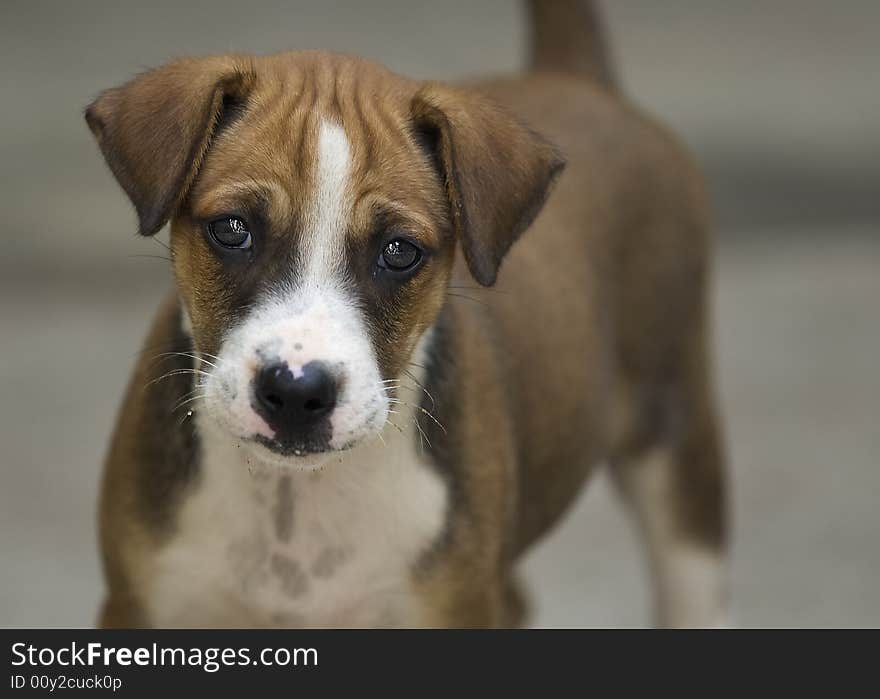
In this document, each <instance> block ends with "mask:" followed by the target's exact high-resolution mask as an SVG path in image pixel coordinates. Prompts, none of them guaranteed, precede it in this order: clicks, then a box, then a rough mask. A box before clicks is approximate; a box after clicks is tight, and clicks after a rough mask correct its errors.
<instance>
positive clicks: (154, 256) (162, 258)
mask: <svg viewBox="0 0 880 699" xmlns="http://www.w3.org/2000/svg"><path fill="white" fill-rule="evenodd" d="M129 257H147V258H150V259H153V260H164V261H165V262H174V260H172V259H171V258H170V257H165V256H164V255H150V254H148V253H134V254H132V255H129Z"/></svg>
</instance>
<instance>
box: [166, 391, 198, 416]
mask: <svg viewBox="0 0 880 699" xmlns="http://www.w3.org/2000/svg"><path fill="white" fill-rule="evenodd" d="M206 395H207V394H205V393H200V394H199V395H197V396H192V397H191V398H187V399H186V400H181V401H178V402H177V404H176V405H175V406H174V407H173V408H171V412H172V413H175V412H177V411H178V410H180V408H182V407H183V406H184V405H186V404H187V403H192V402H193V401H197V400H200V399H202V398H204V397H205V396H206Z"/></svg>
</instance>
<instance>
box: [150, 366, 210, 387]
mask: <svg viewBox="0 0 880 699" xmlns="http://www.w3.org/2000/svg"><path fill="white" fill-rule="evenodd" d="M178 374H202V375H203V376H210V375H211V374H210V373H209V372H207V371H202V370H201V369H174V370H173V371H169V372H168V373H167V374H162V376H160V377H158V378H156V379H153V380H152V381H148V382H147V383H145V384H144V389H147V388H149V387H150V386H152V385H153V384H154V383H159V382H160V381H162V380H163V379H167V378H169V377H171V376H177V375H178Z"/></svg>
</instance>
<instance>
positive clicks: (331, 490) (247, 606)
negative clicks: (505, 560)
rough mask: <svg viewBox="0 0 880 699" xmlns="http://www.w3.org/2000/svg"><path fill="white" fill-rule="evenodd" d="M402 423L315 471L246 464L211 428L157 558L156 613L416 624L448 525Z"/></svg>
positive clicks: (203, 621) (414, 438)
mask: <svg viewBox="0 0 880 699" xmlns="http://www.w3.org/2000/svg"><path fill="white" fill-rule="evenodd" d="M401 427H402V428H403V432H402V433H401V432H399V431H397V429H396V428H394V427H393V426H391V425H389V426H388V428H390V429H386V430H385V432H384V433H383V439H384V440H385V443H384V444H383V442H382V441H381V440H379V439H374V440H373V443H371V444H367V445H364V446H362V447H358V448H356V449H353V450H351V451H349V452H345V453H341V454H340V455H339V456H338V457H336V458H335V459H333V460H331V461H330V462H329V463H328V464H327V465H326V466H325V467H324V468H323V469H322V470H320V471H316V472H313V473H309V472H299V471H293V470H291V469H283V470H282V469H279V468H277V467H266V466H258V465H256V464H248V463H247V457H246V456H245V453H246V452H244V450H239V449H237V448H236V445H235V444H229V443H228V442H227V443H224V442H223V441H222V440H214V439H213V438H212V435H211V433H210V432H208V433H204V432H203V433H202V434H203V452H202V453H203V456H202V475H201V479H200V481H199V483H198V484H197V486H196V488H195V491H194V492H193V494H192V495H191V496H190V497H189V498H188V499H187V500H186V501H185V503H184V504H183V506H182V508H181V510H180V513H179V516H178V519H177V529H176V531H177V533H176V535H175V536H174V538H173V539H172V540H171V542H170V543H169V544H168V545H167V546H166V547H165V548H164V549H161V550H160V551H159V552H158V553H157V554H156V556H155V558H154V560H153V561H152V566H151V567H152V569H153V572H152V575H151V576H150V579H149V583H148V587H147V589H146V601H147V607H148V615H149V619H150V622H151V623H153V624H154V625H156V626H161V627H189V626H208V627H216V626H262V627H267V626H294V627H366V626H370V627H372V626H405V627H409V626H419V625H420V624H421V623H422V616H421V611H420V608H419V604H418V601H417V600H416V598H415V597H414V595H413V593H412V583H411V580H412V570H413V566H414V564H415V563H416V562H417V561H418V559H419V557H420V555H422V554H423V553H424V552H426V551H427V550H428V549H429V548H430V546H431V545H432V544H433V543H435V542H436V540H437V538H438V537H439V536H440V534H441V532H442V529H443V526H444V522H445V519H446V511H447V491H446V487H445V485H444V483H443V481H442V479H441V477H440V476H439V474H438V473H437V472H436V471H435V470H434V468H433V467H432V466H430V465H428V464H427V463H426V462H425V460H424V458H423V457H422V456H421V455H420V447H419V442H418V434H417V433H415V426H414V425H410V426H409V427H408V428H407V427H403V425H401Z"/></svg>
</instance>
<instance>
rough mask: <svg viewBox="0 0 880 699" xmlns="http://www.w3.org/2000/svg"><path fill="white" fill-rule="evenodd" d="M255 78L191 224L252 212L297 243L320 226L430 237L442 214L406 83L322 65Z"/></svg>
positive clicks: (205, 174)
mask: <svg viewBox="0 0 880 699" xmlns="http://www.w3.org/2000/svg"><path fill="white" fill-rule="evenodd" d="M257 76H258V77H257V81H256V85H255V87H254V90H253V91H252V92H251V94H250V95H249V96H248V98H247V100H246V101H245V102H244V103H242V104H237V105H231V106H230V109H229V110H228V114H227V116H226V117H225V119H224V122H223V123H222V124H221V127H220V129H219V131H218V134H217V135H216V136H215V139H214V142H213V144H212V146H211V149H210V150H209V152H208V154H207V156H206V159H205V162H204V163H203V166H202V168H201V171H200V173H199V176H198V180H197V182H196V183H195V186H194V188H193V191H192V193H191V196H190V206H191V210H192V213H193V215H194V216H196V217H197V218H203V219H209V218H211V217H212V216H219V215H223V214H227V213H230V212H238V211H243V210H244V211H246V210H248V209H249V208H250V207H252V206H254V203H255V202H258V203H259V205H260V206H261V207H263V208H265V209H266V215H267V216H268V218H270V219H271V221H272V223H273V225H274V226H276V227H279V228H291V229H294V228H296V229H299V230H301V231H302V232H303V234H304V235H307V234H309V233H310V232H314V231H315V230H316V228H320V227H322V226H323V227H325V228H326V227H327V226H331V227H336V228H341V229H344V230H345V232H346V233H347V234H352V235H357V234H366V233H367V232H369V230H370V229H371V228H372V227H373V226H374V225H375V221H376V219H377V217H382V218H384V219H385V220H392V221H396V222H397V224H398V225H402V226H406V227H407V229H408V230H410V231H411V233H412V234H413V235H415V236H417V237H419V238H431V237H435V236H436V222H437V221H438V220H440V219H442V217H443V216H444V215H445V212H444V210H443V209H442V207H441V206H439V205H438V201H437V196H436V194H437V192H436V187H437V181H436V174H435V173H434V172H433V171H432V169H431V167H430V164H429V162H428V160H427V158H426V156H425V154H424V153H423V152H422V151H421V150H420V149H419V146H418V143H417V142H416V139H415V138H414V135H413V132H412V127H411V124H410V121H409V99H410V96H411V88H410V87H409V86H408V84H407V83H405V82H403V83H402V84H400V83H399V82H398V81H396V80H394V79H391V78H390V77H389V76H391V74H390V73H386V74H384V75H381V76H377V75H372V74H370V71H368V70H359V69H358V67H357V65H356V64H346V63H344V62H343V63H333V62H326V61H325V62H315V63H306V64H305V65H296V64H292V65H285V66H272V67H270V69H266V70H262V71H258V73H257ZM426 242H428V243H435V242H437V241H431V240H426Z"/></svg>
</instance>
